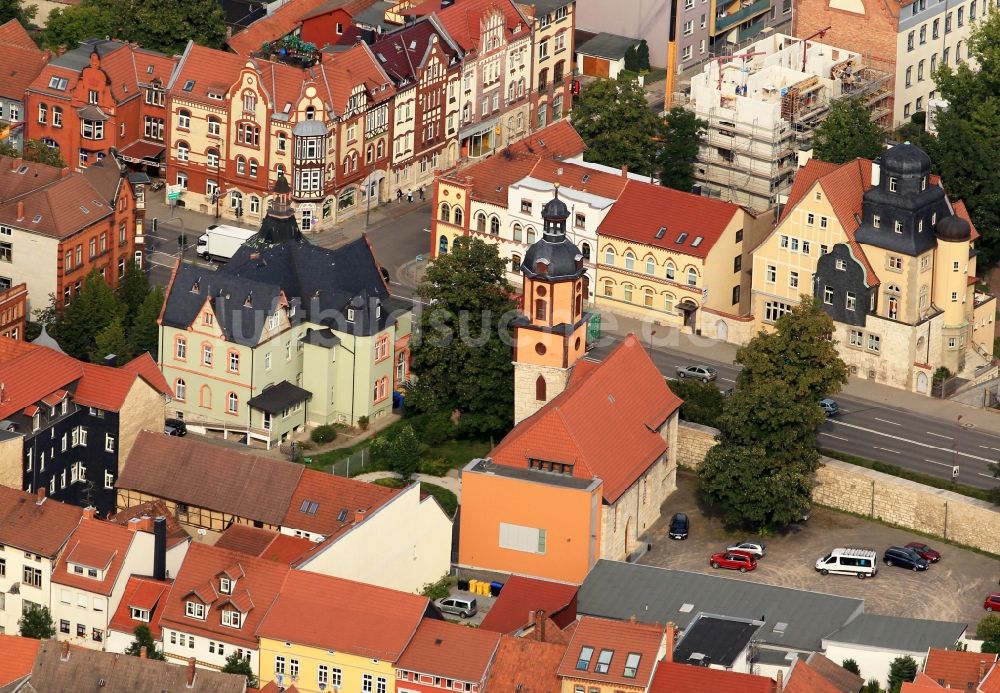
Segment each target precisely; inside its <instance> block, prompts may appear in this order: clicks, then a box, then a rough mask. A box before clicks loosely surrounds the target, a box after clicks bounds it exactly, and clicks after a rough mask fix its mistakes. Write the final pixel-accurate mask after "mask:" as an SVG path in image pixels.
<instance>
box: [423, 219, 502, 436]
mask: <svg viewBox="0 0 1000 693" xmlns="http://www.w3.org/2000/svg"><path fill="white" fill-rule="evenodd" d="M506 271H507V261H506V260H505V259H503V258H501V257H500V255H499V252H498V250H497V247H496V246H494V245H489V244H487V243H484V242H483V241H481V240H480V239H478V238H460V239H458V240H456V241H455V244H454V246H453V247H452V251H451V252H450V253H449V254H448V255H442V256H440V257H438V258H436V259H435V260H434V262H433V264H431V265H430V266H429V267H428V268H427V275H426V279H425V281H424V283H423V284H422V285H421V287H420V296H421V297H422V298H423V299H424V300H425V301H428V302H430V304H431V305H430V306H428V307H427V308H425V309H424V310H423V311H422V312H421V314H420V318H419V325H420V329H419V338H418V339H415V340H414V341H415V343H414V345H413V347H412V351H411V363H412V365H413V371H414V373H416V374H417V381H416V383H415V385H414V386H413V387H411V388H410V389H409V390H408V392H407V396H406V404H407V407H410V408H412V410H413V411H414V412H416V413H421V412H446V413H448V414H450V413H451V412H452V411H454V410H458V411H459V412H461V414H462V418H461V420H460V423H459V426H460V428H461V429H462V430H463V431H464V432H468V433H475V434H480V435H489V434H502V433H504V432H506V431H507V430H509V429H510V427H511V425H512V422H513V418H514V367H513V364H512V359H513V348H512V340H511V336H510V328H509V321H510V319H511V318H512V317H513V316H514V315H515V314H516V306H515V304H514V300H513V299H512V298H511V287H510V284H509V283H508V282H507V276H506Z"/></svg>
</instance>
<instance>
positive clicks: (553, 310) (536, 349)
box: [512, 186, 590, 424]
mask: <svg viewBox="0 0 1000 693" xmlns="http://www.w3.org/2000/svg"><path fill="white" fill-rule="evenodd" d="M568 218H569V208H568V207H567V206H566V203H565V202H563V201H562V200H560V199H559V187H558V186H555V188H554V190H553V197H552V199H551V200H550V201H549V202H548V203H546V204H545V206H544V207H542V221H543V223H544V227H543V233H542V237H541V238H540V239H539V240H537V241H535V243H533V244H532V245H531V247H530V248H528V252H526V253H525V255H524V261H523V262H522V263H521V274H522V275H523V277H524V312H525V315H523V316H521V317H519V318H518V319H517V320H515V321H514V323H513V324H512V327H513V329H514V423H515V424H516V423H519V422H520V421H522V420H523V419H525V418H527V417H529V416H531V415H532V414H534V413H535V412H536V411H538V410H539V409H540V408H542V407H543V406H544V405H545V404H546V403H547V402H549V401H550V400H551V399H552V398H553V397H555V396H556V395H558V394H559V393H560V392H562V391H563V390H565V389H566V386H567V384H568V383H569V376H570V373H571V372H572V369H573V366H574V364H575V363H576V362H577V360H579V359H580V358H581V357H582V356H583V355H584V353H585V351H586V331H587V321H588V320H589V318H590V315H589V314H587V313H585V312H584V311H583V302H584V300H585V297H586V295H587V286H586V284H587V278H586V277H585V276H584V270H585V268H584V265H583V253H581V252H580V249H579V248H577V247H576V244H575V243H573V242H572V241H571V240H569V238H567V236H566V220H567V219H568Z"/></svg>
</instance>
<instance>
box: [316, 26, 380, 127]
mask: <svg viewBox="0 0 1000 693" xmlns="http://www.w3.org/2000/svg"><path fill="white" fill-rule="evenodd" d="M322 68H323V77H324V83H325V85H326V86H327V88H328V89H329V94H330V104H331V105H332V106H333V110H334V112H335V113H336V114H338V115H340V114H343V113H344V112H346V111H347V102H348V100H350V98H351V92H352V91H354V87H356V86H357V85H359V84H363V85H365V87H366V88H367V90H368V98H369V99H370V100H371V101H374V102H376V103H381V102H383V101H386V100H388V99H390V98H392V97H393V96H395V94H396V87H395V84H394V83H393V81H392V80H391V79H389V75H388V74H386V72H385V70H383V69H382V66H381V65H380V64H379V61H378V58H376V57H375V54H374V53H372V50H371V48H370V47H369V46H368V44H367V43H364V42H361V43H359V44H357V45H355V46H352V47H351V48H348V49H347V50H346V51H342V52H340V53H328V54H324V56H323V63H322Z"/></svg>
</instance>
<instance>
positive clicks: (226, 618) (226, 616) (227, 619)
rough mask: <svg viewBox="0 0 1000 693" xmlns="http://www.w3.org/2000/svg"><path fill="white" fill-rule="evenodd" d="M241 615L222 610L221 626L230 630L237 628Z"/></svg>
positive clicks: (237, 612) (236, 612)
mask: <svg viewBox="0 0 1000 693" xmlns="http://www.w3.org/2000/svg"><path fill="white" fill-rule="evenodd" d="M242 616H243V615H242V614H241V613H240V612H239V611H232V610H230V609H223V611H222V625H224V626H229V627H230V628H239V627H240V620H241V617H242Z"/></svg>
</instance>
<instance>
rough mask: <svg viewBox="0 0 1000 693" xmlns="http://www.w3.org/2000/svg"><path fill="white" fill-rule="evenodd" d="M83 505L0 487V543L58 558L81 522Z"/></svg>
mask: <svg viewBox="0 0 1000 693" xmlns="http://www.w3.org/2000/svg"><path fill="white" fill-rule="evenodd" d="M81 517H83V508H78V507H76V506H74V505H66V504H64V503H60V502H58V501H54V500H52V499H51V498H45V497H44V496H42V501H41V502H39V498H38V496H37V495H35V494H31V493H26V492H24V491H17V490H15V489H12V488H7V487H6V486H0V544H2V545H5V546H13V547H15V548H18V549H21V550H22V551H31V552H32V553H37V554H39V555H41V556H46V557H48V558H52V557H54V556H55V555H56V554H57V553H58V552H59V549H61V548H62V547H63V545H64V544H65V543H66V542H67V541H68V540H69V538H70V536H71V535H72V533H73V530H75V529H76V528H77V526H78V525H79V524H80V519H81Z"/></svg>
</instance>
